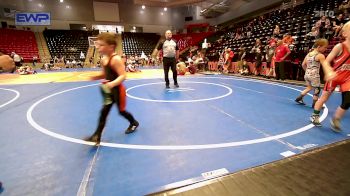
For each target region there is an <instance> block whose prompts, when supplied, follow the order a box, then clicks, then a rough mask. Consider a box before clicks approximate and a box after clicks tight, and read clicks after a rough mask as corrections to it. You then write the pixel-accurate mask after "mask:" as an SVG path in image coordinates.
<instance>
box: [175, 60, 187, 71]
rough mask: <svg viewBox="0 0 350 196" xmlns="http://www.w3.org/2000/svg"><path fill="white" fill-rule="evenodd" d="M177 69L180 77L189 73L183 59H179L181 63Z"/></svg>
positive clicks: (177, 65)
mask: <svg viewBox="0 0 350 196" xmlns="http://www.w3.org/2000/svg"><path fill="white" fill-rule="evenodd" d="M176 69H177V73H178V74H179V75H185V74H186V72H187V66H186V64H185V62H184V61H183V59H182V58H181V57H180V58H179V62H178V63H177V64H176Z"/></svg>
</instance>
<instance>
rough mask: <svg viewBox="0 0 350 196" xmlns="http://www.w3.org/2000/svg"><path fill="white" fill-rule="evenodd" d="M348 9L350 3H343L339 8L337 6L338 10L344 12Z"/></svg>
mask: <svg viewBox="0 0 350 196" xmlns="http://www.w3.org/2000/svg"><path fill="white" fill-rule="evenodd" d="M349 8H350V1H346V0H345V1H343V2H342V3H341V4H340V6H339V8H338V9H339V10H340V11H342V12H344V11H345V10H347V9H349Z"/></svg>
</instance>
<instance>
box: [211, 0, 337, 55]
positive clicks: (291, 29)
mask: <svg viewBox="0 0 350 196" xmlns="http://www.w3.org/2000/svg"><path fill="white" fill-rule="evenodd" d="M341 2H342V0H309V1H306V2H305V3H304V4H301V5H298V6H296V7H294V8H293V9H289V10H284V11H282V12H280V11H279V10H277V11H274V12H272V13H268V14H265V15H264V17H265V19H264V20H263V21H261V23H260V24H254V26H253V29H252V32H251V36H250V37H247V36H246V37H243V38H241V39H235V40H234V39H233V38H232V34H233V33H234V32H236V30H237V28H233V29H229V31H227V32H225V35H224V36H223V39H222V43H215V44H213V45H212V47H211V49H210V50H209V51H208V53H207V56H208V57H209V58H213V57H215V56H216V57H217V54H218V53H219V52H222V51H223V49H224V48H225V47H230V48H232V50H233V51H235V52H238V49H239V47H240V46H243V47H245V49H246V51H248V52H249V51H250V50H251V49H252V47H253V45H254V44H255V41H256V39H258V38H259V39H260V40H261V41H262V43H263V45H266V44H267V41H268V40H267V39H268V38H269V37H270V36H272V33H273V30H274V27H275V25H279V27H280V35H283V34H286V33H290V34H291V35H292V36H295V37H296V39H295V45H296V47H297V48H304V47H307V48H310V47H311V46H312V44H313V40H310V39H309V38H308V37H307V36H306V34H307V33H309V32H310V31H311V28H312V26H314V25H315V23H316V22H317V20H319V16H317V12H318V11H324V12H327V11H328V12H329V11H334V10H335V9H336V8H337V7H338V6H339V5H340V4H341ZM288 11H289V12H290V15H288ZM334 17H335V16H334ZM258 18H259V17H257V18H255V19H258ZM247 24H248V22H247V21H246V22H243V23H241V24H237V25H236V26H238V27H239V28H242V27H245V26H246V25H247Z"/></svg>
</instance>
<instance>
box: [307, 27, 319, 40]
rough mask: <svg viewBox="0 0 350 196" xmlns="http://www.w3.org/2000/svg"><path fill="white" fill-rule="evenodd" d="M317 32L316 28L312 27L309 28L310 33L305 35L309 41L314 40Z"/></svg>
mask: <svg viewBox="0 0 350 196" xmlns="http://www.w3.org/2000/svg"><path fill="white" fill-rule="evenodd" d="M318 34H319V32H318V30H317V28H316V27H312V28H311V31H310V32H309V33H308V34H307V35H306V36H308V37H310V38H311V39H316V38H317V37H318Z"/></svg>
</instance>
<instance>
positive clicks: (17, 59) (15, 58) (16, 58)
mask: <svg viewBox="0 0 350 196" xmlns="http://www.w3.org/2000/svg"><path fill="white" fill-rule="evenodd" d="M11 56H13V57H12V58H13V61H14V62H15V65H16V68H18V67H20V66H21V61H22V58H21V56H19V55H18V54H17V53H16V52H12V54H11Z"/></svg>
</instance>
